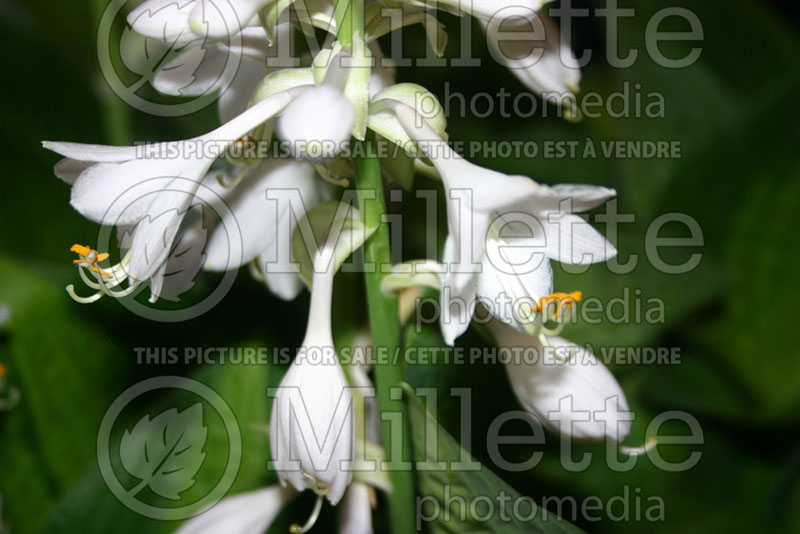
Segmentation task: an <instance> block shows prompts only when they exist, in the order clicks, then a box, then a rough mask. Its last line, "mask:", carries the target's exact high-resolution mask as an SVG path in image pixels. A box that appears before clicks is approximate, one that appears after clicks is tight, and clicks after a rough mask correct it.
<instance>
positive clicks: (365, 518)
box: [339, 481, 374, 534]
mask: <svg viewBox="0 0 800 534" xmlns="http://www.w3.org/2000/svg"><path fill="white" fill-rule="evenodd" d="M369 492H370V488H369V486H367V485H366V484H364V483H363V482H358V481H353V483H352V484H350V487H349V488H348V489H347V493H345V494H344V500H343V501H342V504H341V505H340V512H339V532H340V533H341V534H372V533H373V532H374V531H373V529H372V505H371V504H370V496H369Z"/></svg>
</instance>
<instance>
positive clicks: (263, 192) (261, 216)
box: [206, 159, 326, 271]
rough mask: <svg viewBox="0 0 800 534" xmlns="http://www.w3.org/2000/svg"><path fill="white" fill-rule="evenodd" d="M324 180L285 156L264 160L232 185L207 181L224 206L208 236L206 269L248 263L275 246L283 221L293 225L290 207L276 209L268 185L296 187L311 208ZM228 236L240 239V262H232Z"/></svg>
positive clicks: (271, 186) (300, 215) (316, 199)
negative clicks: (233, 186)
mask: <svg viewBox="0 0 800 534" xmlns="http://www.w3.org/2000/svg"><path fill="white" fill-rule="evenodd" d="M323 184H324V182H323V181H322V180H321V179H319V178H317V176H316V172H315V171H314V167H313V166H311V165H310V164H308V163H304V162H298V161H294V160H285V159H281V160H269V159H268V160H263V161H262V162H261V163H260V164H258V166H256V167H254V168H253V169H251V170H249V171H247V175H246V176H245V178H244V179H243V181H242V183H241V184H239V185H238V186H236V187H235V188H233V189H225V188H222V187H221V186H219V185H218V184H216V183H209V184H208V187H210V188H211V189H213V190H214V191H215V192H216V193H217V194H218V195H219V200H218V201H224V202H225V205H226V209H218V210H217V211H218V213H221V214H222V215H223V220H222V225H221V226H217V227H216V228H215V229H214V231H213V232H212V234H211V238H210V239H209V242H208V247H207V251H206V253H207V255H208V258H207V260H206V269H208V270H210V271H224V270H228V269H235V268H237V267H239V266H241V265H243V264H245V263H249V262H250V261H252V260H253V259H254V258H255V257H256V256H259V255H262V254H265V251H267V250H271V249H273V248H274V247H275V246H276V240H277V238H278V232H280V231H283V232H285V231H286V230H285V227H284V226H283V225H291V227H292V228H293V227H294V224H295V219H294V217H293V214H292V213H291V210H290V209H282V210H281V211H280V212H278V211H277V210H278V208H279V205H278V202H276V201H274V200H272V201H271V200H268V199H267V190H268V189H289V188H292V189H298V190H299V191H300V196H301V198H302V199H303V206H305V207H306V208H307V209H311V208H312V207H314V206H315V205H316V204H317V203H318V202H319V199H320V198H321V196H322V194H321V189H323V188H326V186H325V185H323ZM280 207H281V208H286V207H285V206H280ZM295 215H296V217H298V218H300V217H302V216H303V214H302V213H298V214H295ZM290 231H291V230H290ZM287 233H288V232H287ZM231 240H241V243H242V254H241V263H237V264H231V257H230V250H231ZM276 256H277V255H276Z"/></svg>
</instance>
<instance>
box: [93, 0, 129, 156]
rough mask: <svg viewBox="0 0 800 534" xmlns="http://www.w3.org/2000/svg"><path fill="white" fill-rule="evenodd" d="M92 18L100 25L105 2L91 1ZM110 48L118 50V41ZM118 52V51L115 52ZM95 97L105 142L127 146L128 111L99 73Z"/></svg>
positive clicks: (105, 6)
mask: <svg viewBox="0 0 800 534" xmlns="http://www.w3.org/2000/svg"><path fill="white" fill-rule="evenodd" d="M91 5H92V16H93V17H94V19H95V21H94V24H95V26H96V25H98V24H99V23H100V18H101V17H102V16H103V12H104V11H105V9H106V8H107V7H108V1H107V0H92V3H91ZM110 46H114V47H116V48H119V40H118V39H117V41H116V44H114V42H113V41H112V42H111V43H110ZM117 51H118V50H117ZM95 84H96V87H97V97H98V100H99V101H100V105H101V106H102V110H103V113H102V120H103V127H104V129H105V137H106V142H108V143H109V144H112V145H128V144H130V142H131V124H130V122H131V121H130V109H129V108H128V105H127V104H126V103H125V102H123V101H122V99H121V98H120V97H118V96H117V95H116V94H114V91H112V90H111V88H110V87H109V86H108V83H106V80H105V78H103V76H102V74H101V73H100V72H97V73H96V81H95Z"/></svg>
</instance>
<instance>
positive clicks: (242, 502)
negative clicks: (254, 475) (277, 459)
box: [175, 485, 297, 534]
mask: <svg viewBox="0 0 800 534" xmlns="http://www.w3.org/2000/svg"><path fill="white" fill-rule="evenodd" d="M296 496H297V492H296V491H295V490H294V489H292V488H284V487H281V486H279V485H275V486H269V487H266V488H263V489H260V490H257V491H252V492H249V493H242V494H239V495H234V496H232V497H226V498H225V499H222V500H221V501H220V502H218V503H217V504H215V505H214V506H213V507H211V508H209V509H208V510H206V511H204V512H202V513H201V514H199V515H197V516H195V517H193V518H192V519H190V520H189V521H187V522H185V523H184V524H183V525H181V528H179V529H178V530H176V531H175V534H222V533H224V534H261V533H263V532H266V530H267V528H269V526H270V525H271V524H272V522H273V521H274V520H275V518H276V517H277V516H278V514H279V513H280V512H281V510H282V509H283V508H285V507H286V506H287V505H288V504H289V503H290V502H291V501H292V499H294V498H295V497H296Z"/></svg>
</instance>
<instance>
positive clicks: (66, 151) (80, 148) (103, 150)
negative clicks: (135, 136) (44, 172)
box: [42, 141, 138, 163]
mask: <svg viewBox="0 0 800 534" xmlns="http://www.w3.org/2000/svg"><path fill="white" fill-rule="evenodd" d="M42 146H43V147H44V148H46V149H47V150H52V151H53V152H55V153H56V154H61V155H62V156H65V157H67V158H71V159H74V160H78V161H94V162H106V163H121V162H123V161H128V160H129V159H134V158H135V157H136V155H137V153H138V152H137V151H138V148H137V147H135V146H108V145H89V144H85V143H65V142H63V141H42Z"/></svg>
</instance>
